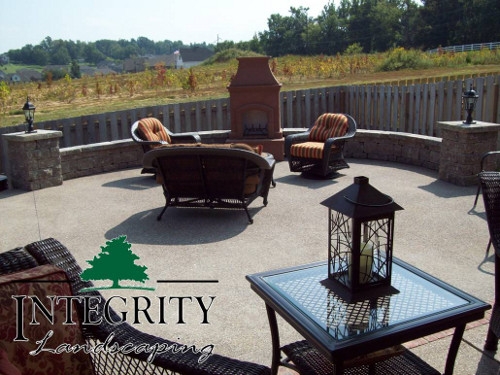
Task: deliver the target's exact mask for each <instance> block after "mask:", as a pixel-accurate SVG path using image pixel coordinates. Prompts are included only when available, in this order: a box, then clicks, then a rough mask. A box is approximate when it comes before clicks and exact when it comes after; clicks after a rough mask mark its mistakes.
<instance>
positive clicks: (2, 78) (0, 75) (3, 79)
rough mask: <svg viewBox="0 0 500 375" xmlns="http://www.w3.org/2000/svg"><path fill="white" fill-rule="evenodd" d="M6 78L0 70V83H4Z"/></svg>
mask: <svg viewBox="0 0 500 375" xmlns="http://www.w3.org/2000/svg"><path fill="white" fill-rule="evenodd" d="M6 78H7V75H6V74H5V72H2V71H1V70H0V81H5V79H6Z"/></svg>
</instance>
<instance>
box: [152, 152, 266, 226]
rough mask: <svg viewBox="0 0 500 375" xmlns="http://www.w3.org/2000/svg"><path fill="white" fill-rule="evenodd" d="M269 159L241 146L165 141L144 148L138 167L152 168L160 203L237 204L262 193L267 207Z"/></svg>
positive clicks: (234, 205)
mask: <svg viewBox="0 0 500 375" xmlns="http://www.w3.org/2000/svg"><path fill="white" fill-rule="evenodd" d="M274 164H275V160H274V157H273V156H272V155H271V154H264V155H260V154H259V153H258V152H256V151H255V150H254V149H252V148H251V147H250V146H248V145H245V144H221V145H204V144H196V145H166V146H163V147H160V148H156V149H154V150H151V151H149V152H147V153H146V154H145V155H144V159H143V166H144V167H145V168H156V170H157V176H158V177H159V182H160V183H161V184H162V187H163V194H164V196H165V200H166V203H165V207H164V208H163V210H162V211H161V213H160V214H159V215H158V217H157V219H158V220H161V217H162V215H163V213H164V212H165V210H166V209H167V208H168V207H170V206H177V207H207V208H226V209H227V208H232V209H234V208H241V209H244V210H245V212H246V214H247V217H248V220H249V222H250V223H253V219H252V217H251V216H250V213H249V212H248V206H249V204H250V203H252V202H253V201H254V200H255V199H256V198H258V197H262V198H263V203H264V205H265V206H266V205H267V202H268V200H267V197H268V193H269V188H270V185H271V183H273V171H274Z"/></svg>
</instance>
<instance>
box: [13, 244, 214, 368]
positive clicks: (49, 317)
mask: <svg viewBox="0 0 500 375" xmlns="http://www.w3.org/2000/svg"><path fill="white" fill-rule="evenodd" d="M131 248H132V245H131V244H130V243H129V242H127V237H126V236H125V235H122V236H119V237H116V238H114V239H112V240H110V241H107V242H106V245H105V246H101V252H100V253H98V254H97V255H95V256H94V258H93V259H92V260H87V263H89V265H90V267H89V268H87V269H85V270H84V271H82V273H81V275H80V278H81V279H82V280H85V281H91V280H92V281H97V282H102V283H104V285H103V286H95V287H94V286H93V287H88V288H85V289H82V290H81V292H88V291H95V290H103V289H106V290H110V289H114V290H117V291H120V290H123V289H136V290H139V291H142V292H143V291H147V293H140V294H138V295H133V296H130V295H129V294H130V293H128V292H127V294H126V295H127V296H125V295H120V294H119V293H117V294H116V295H112V296H110V297H108V298H107V299H104V298H103V297H102V296H101V295H99V294H95V293H90V294H88V295H87V294H85V293H81V294H79V295H67V296H66V295H47V296H45V297H43V296H37V295H29V294H26V295H24V294H22V295H12V296H11V297H12V299H14V300H15V303H16V336H15V338H14V339H13V341H14V342H17V341H19V342H21V341H24V342H27V341H34V342H35V343H36V345H37V347H36V349H35V350H32V351H30V353H29V354H30V355H32V356H37V355H39V354H40V353H43V352H48V353H52V354H62V353H69V354H76V353H78V352H80V351H83V352H85V353H87V354H88V353H94V354H98V353H100V352H105V353H107V354H114V353H118V352H121V353H123V354H128V353H130V352H135V353H141V352H145V353H148V354H149V355H148V358H147V360H148V362H152V361H153V360H154V359H155V357H156V356H157V355H158V354H160V353H166V352H170V354H172V355H181V354H183V353H186V352H192V353H194V354H198V355H199V358H198V362H199V363H203V362H205V361H206V360H208V359H209V358H210V357H211V356H212V354H213V350H214V347H215V346H214V345H213V344H209V345H205V346H204V347H196V346H195V345H185V344H171V343H170V344H169V343H167V342H163V341H162V340H161V338H159V337H158V342H155V343H135V342H134V343H132V342H118V341H116V340H115V332H111V333H109V335H108V337H107V338H106V339H105V340H104V341H103V342H101V343H99V344H97V345H95V346H92V344H90V343H85V344H71V343H58V342H54V339H51V338H52V337H53V336H54V331H55V330H58V329H63V330H64V329H65V327H63V326H67V325H77V324H78V322H77V321H76V320H75V319H74V318H75V316H74V315H73V311H74V310H73V307H72V306H73V303H74V302H77V303H78V304H79V306H80V308H81V309H83V311H81V316H82V317H83V318H82V321H81V322H80V324H81V325H82V326H86V325H89V326H99V325H101V324H104V326H106V327H109V325H112V326H114V327H116V329H117V330H118V329H119V326H120V325H121V324H124V323H129V324H131V325H134V326H137V325H142V324H148V325H157V326H158V327H159V326H163V327H167V326H168V325H171V324H182V325H186V324H201V325H207V324H210V320H209V312H210V310H211V308H212V307H213V303H214V300H215V298H216V297H215V296H213V295H209V296H203V295H182V294H181V295H179V293H176V295H175V296H169V295H165V294H160V295H153V294H151V293H150V292H152V291H156V290H157V289H156V288H154V287H152V286H149V285H142V284H145V283H146V281H148V282H149V283H150V284H154V282H153V281H151V280H150V279H149V276H148V274H147V272H146V271H147V269H148V268H147V267H146V266H145V265H141V264H140V263H136V261H137V262H138V261H140V258H139V256H138V255H136V254H134V252H132V250H131ZM106 281H108V282H106ZM169 283H176V284H179V283H190V284H193V283H218V280H196V279H183V280H156V284H158V285H165V284H169ZM139 284H140V285H139ZM158 289H160V288H158ZM189 310H191V311H190V312H191V313H190V314H189V315H190V319H187V318H186V314H187V312H188V311H189ZM61 311H62V314H63V315H64V316H63V319H62V321H63V326H58V325H57V324H56V323H55V321H56V320H55V316H56V315H57V314H61ZM113 312H114V313H113ZM41 322H44V323H45V325H47V324H48V326H49V328H48V330H47V331H46V333H45V336H44V337H43V338H41V339H40V338H39V337H29V335H28V334H27V330H26V328H27V327H28V326H39V325H40V324H41ZM139 329H140V328H139ZM133 339H134V338H131V340H133ZM177 339H178V340H180V338H177Z"/></svg>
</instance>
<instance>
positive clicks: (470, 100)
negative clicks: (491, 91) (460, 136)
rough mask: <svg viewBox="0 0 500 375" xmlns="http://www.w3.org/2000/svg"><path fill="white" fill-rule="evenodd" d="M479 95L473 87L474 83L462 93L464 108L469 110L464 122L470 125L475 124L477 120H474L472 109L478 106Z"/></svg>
mask: <svg viewBox="0 0 500 375" xmlns="http://www.w3.org/2000/svg"><path fill="white" fill-rule="evenodd" d="M478 98H479V95H478V94H477V93H476V91H475V90H474V89H473V88H472V84H471V85H470V89H469V91H465V92H464V93H463V94H462V108H463V109H465V110H466V111H467V119H466V120H465V121H464V122H463V123H464V124H467V125H470V124H475V123H476V122H475V121H472V111H474V108H475V107H476V102H477V99H478Z"/></svg>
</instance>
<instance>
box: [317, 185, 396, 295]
mask: <svg viewBox="0 0 500 375" xmlns="http://www.w3.org/2000/svg"><path fill="white" fill-rule="evenodd" d="M321 204H322V205H324V206H326V207H328V226H329V238H328V248H329V250H328V278H329V279H330V280H333V281H335V282H336V283H337V284H340V285H342V286H344V287H346V288H347V290H348V291H349V292H351V293H355V292H360V291H366V290H367V289H371V288H373V287H376V286H390V284H391V273H392V246H393V236H394V213H395V211H397V210H402V209H403V208H402V207H400V206H399V205H398V204H396V203H395V202H394V200H393V199H392V198H391V197H389V196H388V195H386V194H383V193H381V192H380V191H378V190H377V189H375V188H374V187H372V186H371V185H370V184H369V180H368V178H367V177H364V176H359V177H355V178H354V184H352V185H351V186H348V187H347V188H345V189H343V190H341V191H340V192H338V193H337V194H335V195H333V196H331V197H330V198H328V199H326V200H325V201H323V202H322V203H321Z"/></svg>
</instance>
